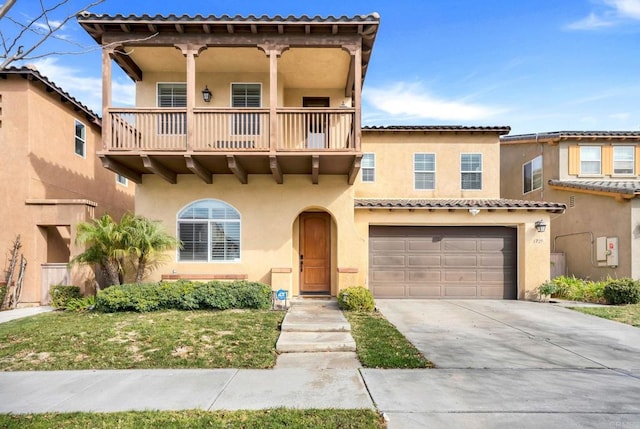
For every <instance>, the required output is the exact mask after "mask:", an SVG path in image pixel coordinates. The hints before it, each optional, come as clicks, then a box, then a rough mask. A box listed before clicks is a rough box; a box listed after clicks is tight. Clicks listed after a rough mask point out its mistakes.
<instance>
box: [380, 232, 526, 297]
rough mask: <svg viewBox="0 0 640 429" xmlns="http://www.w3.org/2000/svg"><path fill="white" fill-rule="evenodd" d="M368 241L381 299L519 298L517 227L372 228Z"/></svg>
mask: <svg viewBox="0 0 640 429" xmlns="http://www.w3.org/2000/svg"><path fill="white" fill-rule="evenodd" d="M369 241H370V245H369V252H370V256H369V285H370V287H371V288H372V291H373V293H374V296H376V297H386V298H402V297H405V298H500V299H505V298H506V299H515V298H516V294H517V286H516V280H517V267H516V263H517V240H516V231H515V229H513V228H506V227H402V226H385V227H378V226H372V227H370V240H369Z"/></svg>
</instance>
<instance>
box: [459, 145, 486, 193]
mask: <svg viewBox="0 0 640 429" xmlns="http://www.w3.org/2000/svg"><path fill="white" fill-rule="evenodd" d="M460 188H461V189H463V190H481V189H482V154H481V153H463V154H461V155H460Z"/></svg>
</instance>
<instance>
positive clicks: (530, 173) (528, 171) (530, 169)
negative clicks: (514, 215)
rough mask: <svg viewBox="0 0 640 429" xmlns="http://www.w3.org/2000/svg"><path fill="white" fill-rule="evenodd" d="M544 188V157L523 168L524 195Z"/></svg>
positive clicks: (539, 157)
mask: <svg viewBox="0 0 640 429" xmlns="http://www.w3.org/2000/svg"><path fill="white" fill-rule="evenodd" d="M541 188H542V155H540V156H537V157H535V158H534V159H532V160H531V161H529V162H527V163H525V164H524V165H523V166H522V193H523V194H526V193H528V192H532V191H535V190H537V189H541Z"/></svg>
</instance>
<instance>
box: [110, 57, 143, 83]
mask: <svg viewBox="0 0 640 429" xmlns="http://www.w3.org/2000/svg"><path fill="white" fill-rule="evenodd" d="M113 59H114V60H116V62H117V63H118V64H119V65H120V67H122V69H123V70H124V71H125V72H126V73H127V74H128V75H129V76H130V77H131V79H133V80H135V81H138V82H139V81H141V80H142V70H140V67H138V65H137V64H136V63H135V61H133V60H132V59H131V56H129V55H126V54H125V53H124V52H118V51H117V50H116V51H114V53H113Z"/></svg>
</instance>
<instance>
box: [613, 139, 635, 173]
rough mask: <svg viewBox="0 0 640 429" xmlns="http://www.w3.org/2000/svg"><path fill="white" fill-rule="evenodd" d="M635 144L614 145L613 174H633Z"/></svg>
mask: <svg viewBox="0 0 640 429" xmlns="http://www.w3.org/2000/svg"><path fill="white" fill-rule="evenodd" d="M634 155H635V147H634V146H613V174H620V175H633V173H634V171H633V167H634V164H635V158H634Z"/></svg>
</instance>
